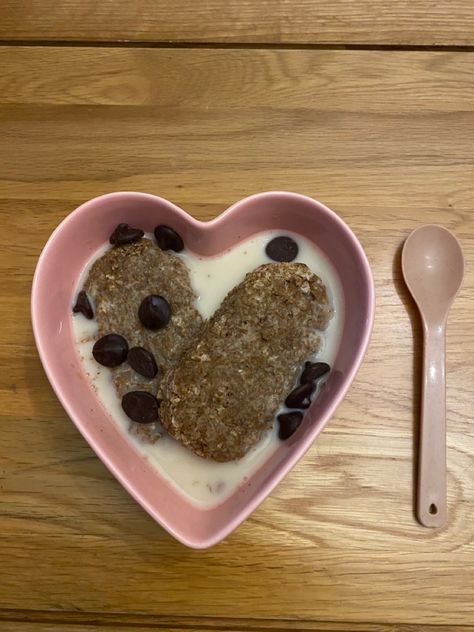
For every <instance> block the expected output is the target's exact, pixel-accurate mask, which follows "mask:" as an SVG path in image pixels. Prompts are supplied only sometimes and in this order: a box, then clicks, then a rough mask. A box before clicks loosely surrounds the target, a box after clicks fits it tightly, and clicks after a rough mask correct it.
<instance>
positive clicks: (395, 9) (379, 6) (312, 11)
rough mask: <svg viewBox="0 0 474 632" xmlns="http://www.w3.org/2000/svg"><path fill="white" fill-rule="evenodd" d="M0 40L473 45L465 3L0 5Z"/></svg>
mask: <svg viewBox="0 0 474 632" xmlns="http://www.w3.org/2000/svg"><path fill="white" fill-rule="evenodd" d="M0 39H3V40H5V41H7V40H12V41H14V40H31V41H34V40H36V41H44V40H49V41H53V40H61V41H90V42H110V41H112V42H117V41H127V42H128V41H131V42H204V43H209V42H221V43H222V42H224V43H226V42H227V43H257V44H260V43H273V44H275V43H276V44H318V45H347V44H358V45H370V44H372V45H392V46H393V45H418V46H420V45H430V46H439V45H448V46H449V45H455V46H463V45H471V46H472V45H473V44H474V8H473V5H472V1H471V0H450V1H449V2H448V1H447V0H445V1H444V2H432V1H431V0H390V2H384V0H317V1H315V0H292V1H291V2H288V1H284V2H282V1H281V0H264V1H261V2H256V1H253V0H206V2H195V1H194V0H174V2H172V3H170V2H169V0H134V2H130V1H129V0H100V1H98V0H83V1H82V2H75V1H74V0H62V1H61V2H58V1H57V0H2V3H1V4H0Z"/></svg>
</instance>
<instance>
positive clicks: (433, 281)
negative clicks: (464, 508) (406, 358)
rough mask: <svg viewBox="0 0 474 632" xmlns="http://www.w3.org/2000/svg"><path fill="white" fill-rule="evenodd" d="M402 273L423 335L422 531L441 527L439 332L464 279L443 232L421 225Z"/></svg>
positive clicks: (458, 253)
mask: <svg viewBox="0 0 474 632" xmlns="http://www.w3.org/2000/svg"><path fill="white" fill-rule="evenodd" d="M402 270H403V276H404V278H405V282H406V284H407V286H408V289H409V290H410V292H411V294H412V296H413V298H414V299H415V303H416V304H417V306H418V309H419V310H420V314H421V319H422V322H423V334H424V351H423V387H422V403H421V424H420V444H419V458H418V497H417V508H416V514H417V518H418V520H419V521H420V522H421V524H422V525H424V526H425V527H441V526H443V524H444V523H445V522H446V514H447V510H446V384H445V333H446V321H447V318H448V312H449V308H450V307H451V304H452V302H453V300H454V297H455V296H456V294H457V292H458V290H459V288H460V286H461V282H462V278H463V275H464V257H463V254H462V249H461V246H460V244H459V242H458V240H457V239H456V237H454V235H452V234H451V233H450V232H449V230H446V228H443V227H442V226H436V225H427V226H421V227H420V228H417V229H416V230H414V231H413V232H412V233H411V235H409V237H408V239H407V240H406V242H405V245H404V247H403V253H402Z"/></svg>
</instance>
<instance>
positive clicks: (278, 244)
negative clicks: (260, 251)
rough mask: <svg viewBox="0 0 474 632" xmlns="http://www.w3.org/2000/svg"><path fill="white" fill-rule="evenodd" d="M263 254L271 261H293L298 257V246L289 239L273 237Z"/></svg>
mask: <svg viewBox="0 0 474 632" xmlns="http://www.w3.org/2000/svg"><path fill="white" fill-rule="evenodd" d="M265 252H266V253H267V255H268V256H269V257H270V259H273V261H293V259H296V257H297V256H298V244H297V243H296V241H295V240H294V239H292V238H291V237H285V236H284V235H282V236H281V237H275V239H272V240H271V241H269V242H268V244H267V247H266V248H265Z"/></svg>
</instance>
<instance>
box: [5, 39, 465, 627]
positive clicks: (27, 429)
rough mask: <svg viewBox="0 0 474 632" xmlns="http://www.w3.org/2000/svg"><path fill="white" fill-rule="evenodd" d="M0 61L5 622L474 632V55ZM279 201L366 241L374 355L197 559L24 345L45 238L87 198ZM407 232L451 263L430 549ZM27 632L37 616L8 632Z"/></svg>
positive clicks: (33, 53) (153, 55) (242, 53)
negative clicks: (457, 266) (442, 245)
mask: <svg viewBox="0 0 474 632" xmlns="http://www.w3.org/2000/svg"><path fill="white" fill-rule="evenodd" d="M0 65H1V67H2V74H1V77H0V144H1V151H0V220H1V226H2V231H1V232H0V270H1V276H0V278H1V282H2V301H1V303H0V322H1V323H2V328H1V330H0V369H1V371H0V397H1V402H2V408H1V410H0V423H1V428H2V434H1V438H0V614H1V613H2V612H4V613H10V612H16V611H17V609H19V610H21V611H24V610H31V611H32V612H35V613H40V612H44V611H51V612H54V615H51V616H54V617H56V619H55V620H57V621H64V622H65V625H66V624H67V625H75V626H77V625H79V624H78V623H77V621H78V620H76V622H72V623H71V622H70V620H69V619H68V617H69V616H73V615H72V614H71V613H74V612H78V613H84V612H85V613H87V612H90V613H101V617H102V619H100V618H99V623H97V625H99V624H100V625H101V626H102V625H103V626H107V625H109V627H110V626H111V627H112V628H113V627H114V625H115V619H113V620H109V621H107V620H106V619H105V618H104V617H106V616H110V617H117V620H119V619H118V617H119V616H121V614H122V613H124V614H127V616H144V617H150V618H151V619H152V620H153V621H157V622H158V623H159V622H160V621H162V622H163V621H165V623H164V624H163V626H162V628H164V629H166V625H168V623H169V627H172V625H174V624H173V621H174V622H175V623H176V625H175V628H176V629H180V628H186V625H187V624H186V625H185V622H184V619H181V620H180V619H179V617H184V618H188V619H187V621H188V623H189V625H188V627H189V628H191V629H193V625H194V624H195V623H196V622H198V623H199V622H200V623H199V625H200V627H197V628H196V629H202V630H206V629H212V626H211V625H210V623H209V620H210V618H217V619H218V620H220V621H221V622H222V621H224V622H225V621H227V623H228V627H227V628H225V627H224V628H223V629H230V630H232V629H234V628H235V629H252V627H250V628H248V627H245V626H248V625H250V623H249V622H251V623H252V625H253V626H254V628H255V629H257V630H258V629H262V627H261V626H260V628H259V627H258V626H259V625H260V623H259V622H258V620H259V619H261V618H263V619H265V620H266V621H269V622H270V623H269V624H268V625H274V622H275V621H278V620H281V621H283V623H281V625H280V629H321V630H324V629H329V630H332V629H334V630H338V629H342V630H346V629H347V630H351V631H352V630H353V631H355V632H359V630H367V631H368V632H373V631H374V630H377V631H378V630H380V631H383V632H385V631H386V630H390V632H392V630H403V632H405V631H407V632H408V630H410V631H411V630H425V629H427V628H426V627H424V626H429V625H435V624H436V625H445V626H447V627H446V628H445V630H446V631H447V630H450V631H451V630H454V629H456V626H472V623H473V620H474V602H473V599H472V595H473V594H474V535H473V528H472V525H473V524H474V509H473V507H474V503H473V500H474V458H473V454H474V434H473V431H472V384H473V381H474V368H473V366H472V357H473V354H474V339H473V337H472V334H471V333H470V332H472V330H473V326H474V313H473V310H472V298H471V297H472V292H473V290H474V276H473V272H472V270H473V269H474V214H473V212H472V209H473V204H474V177H473V176H474V156H473V152H472V147H473V145H474V100H473V98H472V96H473V92H474V57H473V56H472V55H471V54H468V53H459V52H458V53H427V52H420V53H414V52H411V53H409V52H393V51H390V52H380V51H372V52H367V51H365V52H364V51H332V52H331V51H273V50H272V51H269V50H266V51H252V52H251V53H250V52H249V51H246V50H199V51H192V53H191V52H189V51H187V52H186V51H180V50H178V51H175V50H161V49H156V50H143V49H127V50H123V49H121V50H115V49H112V48H107V49H94V50H91V49H89V48H79V47H78V48H68V49H63V48H61V47H54V48H41V49H38V48H31V49H30V48H22V47H11V48H9V47H6V48H3V49H0ZM275 188H278V189H289V190H294V191H299V192H302V193H306V194H308V195H311V196H313V197H316V198H319V199H321V200H322V201H324V202H326V203H327V204H329V205H330V206H331V207H332V208H334V209H335V210H336V211H337V212H338V213H339V214H340V215H341V217H342V218H343V219H344V220H345V221H347V222H348V224H349V225H350V226H351V228H352V229H353V230H354V231H355V233H356V234H357V235H358V237H359V238H360V240H361V242H362V244H363V246H364V248H365V249H366V252H367V254H368V257H369V260H370V263H371V265H372V268H373V272H374V276H375V281H376V291H377V316H376V321H375V328H374V334H373V339H372V343H371V346H370V349H369V352H368V354H367V358H366V361H365V362H364V364H363V366H362V368H361V370H360V372H359V374H358V376H357V379H356V381H355V382H354V385H353V386H352V388H351V390H350V392H349V394H348V396H347V397H346V399H345V401H344V402H343V403H342V404H341V406H340V407H339V409H338V411H337V413H336V415H335V416H334V418H333V420H332V421H331V423H330V425H329V426H328V428H327V430H326V431H325V432H324V433H323V435H322V436H321V437H320V439H319V440H318V442H317V443H316V444H315V445H314V446H313V448H312V449H311V450H310V451H309V453H308V454H307V455H306V456H305V458H304V459H303V460H302V461H301V462H300V463H299V464H298V466H297V467H296V468H295V469H294V470H293V472H292V473H291V474H290V475H289V476H288V477H287V478H286V479H285V481H284V482H283V483H282V484H281V485H280V486H279V487H278V489H277V490H276V491H275V492H274V493H273V494H272V495H271V497H270V498H268V499H267V500H266V501H265V503H264V504H263V505H262V506H261V507H260V508H259V509H258V510H257V511H256V512H255V513H254V514H253V515H252V516H251V518H250V519H249V520H247V521H246V522H245V524H244V525H242V527H240V528H239V529H238V530H237V531H236V532H235V533H234V534H233V535H232V536H231V537H229V538H228V539H227V540H226V541H225V542H223V543H222V544H220V545H218V546H217V547H215V548H213V549H211V550H209V551H204V552H197V551H191V550H187V549H185V548H184V547H182V546H181V545H179V544H178V543H177V542H175V541H174V540H172V538H171V537H170V536H168V535H167V534H165V533H164V532H163V531H162V530H161V529H160V528H159V527H158V526H157V525H156V524H155V523H154V522H153V521H152V520H151V518H149V517H148V516H147V515H146V514H145V513H144V512H143V511H142V510H141V509H140V508H139V507H138V506H137V505H136V504H135V503H134V502H133V501H132V499H131V498H130V497H129V496H128V495H127V494H126V493H125V491H123V490H122V489H121V487H120V486H119V485H118V483H116V482H115V481H114V480H113V478H112V477H111V475H110V474H109V473H108V472H107V470H106V469H105V467H104V466H103V465H102V464H101V463H100V461H99V460H98V459H97V458H96V457H95V456H94V454H93V453H92V451H91V450H90V449H89V448H88V446H87V445H86V444H85V442H84V441H83V439H82V438H81V437H80V435H79V433H78V432H77V431H76V430H75V428H74V426H73V425H72V423H71V422H70V421H69V420H68V419H67V416H66V415H65V413H64V412H63V410H62V408H61V406H60V405H59V403H58V402H57V400H56V398H55V396H54V394H53V392H52V390H51V389H50V387H49V386H48V384H47V381H46V378H45V377H44V374H43V371H42V368H41V366H40V363H39V360H38V357H37V353H36V351H35V348H34V344H33V339H32V334H31V327H30V321H29V291H30V287H31V279H32V274H33V271H34V266H35V262H36V259H37V257H38V254H39V252H40V250H41V247H42V245H43V244H44V242H45V240H46V239H47V237H48V235H49V234H50V232H51V231H52V229H53V228H54V227H55V226H56V224H57V223H58V222H59V221H60V219H61V218H63V217H64V216H65V215H66V214H67V213H68V212H69V211H70V210H72V209H73V208H74V207H75V206H77V205H78V204H79V203H81V202H82V201H84V200H85V199H87V198H89V197H92V196H95V195H99V194H101V193H104V192H107V191H112V190H120V189H137V190H144V191H149V192H153V193H157V194H160V195H163V196H164V197H168V198H170V199H172V200H173V201H174V202H176V203H177V204H179V205H181V206H182V207H183V208H185V209H187V210H188V211H189V212H191V213H192V214H194V215H195V216H196V217H199V218H202V219H206V218H210V217H213V216H214V215H216V214H217V213H219V212H220V211H221V210H223V209H224V208H226V207H227V206H228V205H229V204H230V203H232V202H234V201H235V200H237V199H239V198H240V197H242V196H244V195H246V194H248V193H252V192H255V191H260V190H265V189H275ZM425 222H436V223H441V224H443V225H445V226H447V227H448V228H450V229H452V230H453V231H454V232H455V233H456V235H457V236H458V237H459V238H460V240H461V242H462V244H463V247H464V250H465V255H466V262H467V266H466V267H467V270H466V280H465V283H464V285H463V288H462V290H461V293H460V296H459V298H458V300H457V301H456V302H455V304H454V306H453V309H452V312H451V317H450V321H449V327H448V369H447V370H448V390H447V404H448V470H449V480H448V486H449V521H448V524H447V526H446V527H445V528H444V529H442V530H439V531H431V530H426V529H423V528H422V527H420V526H419V525H418V524H417V523H416V521H415V520H414V517H413V512H412V506H413V498H412V490H413V451H414V434H416V432H415V429H416V420H417V415H418V404H417V399H418V397H419V386H418V379H417V375H418V371H419V368H420V367H419V357H420V328H419V322H418V319H417V317H416V314H415V312H414V310H413V305H412V304H411V302H410V300H409V298H408V296H407V292H406V290H405V288H404V286H403V284H402V282H401V278H400V270H399V254H400V247H401V244H402V243H403V240H404V239H405V237H406V236H407V235H408V233H409V232H410V230H412V229H413V228H415V227H416V226H418V225H420V224H421V223H425ZM2 609H3V610H2ZM35 616H36V615H35ZM38 616H39V615H38ZM8 617H9V620H10V621H11V619H12V618H13V619H14V617H12V616H10V615H8ZM8 617H6V620H8ZM58 617H62V619H60V618H58ZM166 617H168V619H166ZM193 618H194V620H193ZM151 619H144V620H142V623H143V626H145V629H146V626H149V627H150V626H151V627H153V624H152V620H151ZM287 620H289V621H290V622H292V623H291V625H293V624H294V625H297V624H296V623H293V622H295V621H296V622H298V621H300V620H302V622H303V626H306V628H305V627H303V628H298V627H296V628H291V627H290V624H288V627H287ZM239 621H243V622H244V623H243V624H242V626H240V623H238V622H239ZM324 621H326V622H328V623H327V625H329V622H334V624H333V623H331V624H330V625H335V626H336V624H338V625H339V626H342V627H339V628H337V627H334V628H331V627H329V628H324V625H323V623H319V622H324ZM166 622H168V623H166ZM365 622H372V623H371V624H370V625H369V624H366V623H365ZM20 623H21V624H22V625H23V624H24V625H26V623H27V622H25V621H23V622H21V621H20V622H17V623H15V624H14V623H13V622H10V623H9V624H8V625H9V626H10V627H11V626H13V625H17V626H18V625H20ZM39 623H41V624H42V626H43V629H41V627H38V630H39V632H44V626H48V625H50V623H51V621H49V620H44V619H43V620H42V619H41V618H38V620H37V622H34V621H31V622H28V625H30V629H28V627H26V628H25V629H26V632H30V630H31V629H33V630H35V628H34V627H33V628H31V625H37V624H38V626H39ZM82 623H83V624H84V625H96V621H95V620H94V619H92V620H91V619H87V618H86V619H83V621H82ZM125 623H126V624H127V625H128V624H130V625H129V627H130V626H132V628H133V626H134V625H136V624H137V623H136V621H133V620H129V621H125ZM356 624H359V625H358V626H357V625H356ZM137 625H138V624H137ZM139 625H141V624H139ZM159 625H161V623H160V624H159ZM206 625H207V626H208V627H207V628H206ZM226 625H227V624H226ZM275 625H276V624H275ZM58 626H59V627H60V626H61V623H58ZM236 626H237V627H236ZM311 626H313V627H311ZM344 626H345V627H344ZM364 626H366V627H364ZM377 626H379V627H377ZM399 626H401V627H399ZM403 626H405V627H403ZM449 626H452V627H451V628H450V627H449ZM195 627H196V626H195ZM0 629H3V628H2V624H1V623H0ZM5 629H8V628H5ZM12 629H13V630H14V629H15V628H14V627H13V628H12ZM18 629H20V630H21V627H19V628H18ZM47 629H48V628H47V627H46V630H47ZM60 629H61V628H60ZM65 629H67V628H65ZM85 629H86V630H87V628H85ZM270 629H271V627H270Z"/></svg>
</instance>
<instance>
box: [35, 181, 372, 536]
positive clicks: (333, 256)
mask: <svg viewBox="0 0 474 632" xmlns="http://www.w3.org/2000/svg"><path fill="white" fill-rule="evenodd" d="M119 222H128V223H130V224H135V225H139V226H141V227H142V228H143V229H144V230H146V231H147V232H148V231H149V232H152V230H153V228H154V226H156V225H157V224H160V223H164V224H171V225H172V226H173V227H174V228H175V229H176V230H177V231H178V232H179V233H180V234H181V235H182V236H183V238H184V241H185V244H186V246H187V247H188V248H189V249H190V250H192V251H194V252H196V253H198V254H200V255H203V256H212V255H215V254H217V253H219V252H223V251H224V250H226V249H227V248H229V247H230V246H232V245H233V244H236V243H238V242H239V241H241V240H243V239H245V238H247V237H249V236H251V235H253V234H256V233H258V232H262V231H264V230H270V229H279V230H282V231H284V230H287V231H288V230H291V231H292V232H296V233H300V234H302V235H305V236H306V237H309V238H310V239H312V240H313V241H314V243H315V244H316V245H317V246H318V247H319V248H320V249H322V250H323V251H324V252H325V254H326V256H327V257H328V258H329V259H330V260H331V262H332V264H333V266H334V267H335V269H336V272H337V274H338V277H339V279H340V281H341V287H342V293H343V298H344V303H345V311H346V315H350V323H349V320H348V316H346V317H345V318H344V326H343V331H342V337H341V342H340V346H339V351H338V353H337V356H336V360H335V362H334V365H333V367H332V371H331V373H330V376H329V378H328V380H327V382H326V383H325V387H324V388H323V389H322V390H321V392H320V393H319V395H318V397H317V398H316V400H315V401H314V402H313V404H312V405H311V407H310V409H309V410H308V411H307V413H306V415H305V423H304V424H302V426H301V427H300V428H299V429H298V431H297V432H296V433H295V434H294V435H293V436H292V437H291V438H290V439H289V440H287V441H285V442H282V444H281V446H280V447H279V448H278V449H277V450H276V452H275V453H274V454H273V455H272V456H271V457H269V459H268V460H267V461H266V462H265V463H264V464H263V465H262V466H261V467H260V469H258V470H257V472H255V473H254V474H252V475H251V476H250V477H249V480H248V481H247V482H246V483H245V485H242V486H241V487H239V488H238V490H237V491H236V492H234V493H233V494H232V495H231V496H230V498H228V499H227V500H225V501H224V502H223V503H221V504H219V505H217V506H215V507H212V508H210V509H209V508H202V507H198V506H196V505H194V504H193V503H192V502H190V501H189V500H187V499H186V498H184V496H183V495H182V494H180V493H179V492H178V491H176V489H174V488H173V486H172V485H170V483H169V482H167V481H166V480H165V479H164V478H163V477H162V476H161V475H160V474H159V473H158V472H157V471H156V470H154V469H153V468H152V466H151V465H150V464H149V463H147V462H146V460H145V459H144V458H143V457H142V456H141V455H140V454H139V453H138V451H137V450H136V449H135V448H134V447H133V444H132V442H131V441H130V440H128V439H127V437H125V436H124V435H123V434H122V433H121V432H120V431H119V430H118V428H117V426H116V424H115V423H114V422H113V420H112V419H111V418H110V416H109V415H108V414H107V412H106V411H105V409H104V408H103V407H102V405H101V404H100V403H99V402H98V400H97V398H96V396H95V394H94V393H93V390H92V387H91V385H90V383H89V382H88V380H87V377H86V375H85V372H84V371H83V369H82V367H81V364H80V359H79V356H78V354H77V352H76V350H75V349H74V345H73V338H72V323H71V317H70V312H71V305H72V300H73V292H74V289H75V287H76V285H77V281H78V279H79V276H80V273H81V271H82V269H83V267H84V265H85V264H86V262H87V260H88V259H90V257H91V256H92V255H93V253H94V252H95V251H96V250H97V248H98V247H99V246H100V245H102V244H104V243H106V242H107V240H108V236H109V235H110V233H111V232H112V230H113V228H114V227H115V226H116V225H117V224H118V223H119ZM31 310H32V323H33V331H34V336H35V340H36V345H37V348H38V352H39V355H40V358H41V361H42V363H43V367H44V369H45V372H46V375H47V377H48V379H49V381H50V383H51V385H52V387H53V389H54V391H55V393H56V395H57V397H58V399H59V400H60V402H61V404H62V405H63V407H64V409H65V411H66V412H67V414H68V415H69V417H70V418H71V419H72V420H73V422H74V423H75V425H76V426H77V428H78V429H79V431H80V432H81V433H82V435H83V436H84V438H85V439H86V440H87V442H88V443H89V445H90V446H91V447H92V449H93V450H94V451H95V452H96V454H97V455H98V456H99V458H100V459H101V460H102V461H103V463H104V464H105V465H106V466H107V467H108V468H109V470H110V471H111V472H112V473H113V474H114V476H115V477H116V478H117V480H118V481H119V482H120V483H121V484H122V486H123V487H124V488H125V489H126V490H127V491H128V492H129V493H130V494H131V495H132V496H133V497H134V498H135V499H136V500H137V501H138V503H139V504H140V505H142V507H143V508H144V509H145V510H146V511H147V512H148V513H149V514H150V515H151V516H152V517H153V518H154V519H155V520H156V521H157V522H158V523H159V524H161V525H162V526H163V527H164V528H165V529H166V530H167V531H168V532H169V533H171V534H172V535H173V536H174V537H175V538H176V539H177V540H179V541H180V542H182V543H183V544H185V545H187V546H190V547H192V548H207V547H209V546H212V545H214V544H216V543H217V542H219V541H221V540H222V539H223V538H225V537H226V536H227V535H228V534H229V533H230V532H231V531H233V530H234V529H235V528H236V527H237V526H238V525H239V524H240V523H241V522H242V521H243V520H245V518H247V516H248V515H249V514H250V513H251V512H252V511H253V510H254V509H255V508H256V507H257V506H258V505H259V504H260V503H261V502H262V501H263V500H264V499H265V498H266V496H268V495H269V494H270V492H271V491H272V490H273V489H274V488H275V486H276V485H277V484H278V483H279V482H280V481H281V480H282V478H283V477H284V476H285V475H286V474H287V473H288V472H289V471H290V470H291V469H292V468H293V466H294V465H295V464H296V463H297V461H298V460H299V459H300V458H301V457H302V456H303V455H304V454H305V452H306V451H307V450H308V449H309V447H310V446H311V444H312V442H313V441H314V440H315V438H316V437H317V436H318V434H319V433H320V432H321V430H322V429H323V428H324V426H325V425H326V423H327V422H328V420H329V419H330V417H331V416H332V415H333V413H334V411H335V409H336V407H337V406H338V404H339V403H340V401H341V400H342V398H343V397H344V395H345V393H346V392H347V390H348V388H349V386H350V384H351V382H352V380H353V379H354V376H355V374H356V372H357V370H358V368H359V366H360V363H361V362H362V359H363V357H364V354H365V351H366V349H367V346H368V343H369V339H370V335H371V332H372V326H373V319H374V311H375V294H374V284H373V278H372V273H371V270H370V266H369V263H368V261H367V257H366V255H365V253H364V251H363V249H362V246H361V245H360V243H359V242H358V240H357V238H356V237H355V235H354V234H353V233H352V231H351V230H350V228H349V227H348V226H347V225H346V224H345V223H344V222H343V220H342V219H341V218H340V217H339V216H338V215H336V213H334V212H333V211H331V210H330V209H329V208H328V207H326V206H324V205H323V204H321V203H320V202H317V201H316V200H313V199H312V198H310V197H307V196H304V195H300V194H297V193H290V192H286V191H270V192H266V193H257V194H254V195H251V196H249V197H246V198H244V199H242V200H240V201H239V202H236V203H235V204H233V205H232V206H231V207H229V208H228V209H227V210H226V211H224V212H223V213H222V214H221V215H219V216H217V217H216V218H215V219H213V220H211V221H208V222H201V221H198V220H196V219H194V218H193V217H192V216H190V215H188V214H187V213H186V212H185V211H183V210H182V209H180V208H179V207H177V206H176V205H174V204H172V203H171V202H169V201H168V200H165V199H164V198H160V197H157V196H155V195H151V194H147V193H138V192H129V191H125V192H117V193H109V194H106V195H102V196H99V197H96V198H94V199H92V200H89V201H88V202H85V203H84V204H82V205H81V206H79V207H78V208H77V209H76V210H75V211H73V212H72V213H70V214H69V215H68V216H67V217H66V218H65V219H64V220H63V221H62V222H61V223H60V224H59V226H58V227H57V228H56V229H55V230H54V232H53V233H52V235H51V236H50V238H49V240H48V241H47V243H46V245H45V247H44V249H43V251H42V253H41V255H40V257H39V260H38V263H37V266H36V271H35V275H34V279H33V286H32V295H31ZM306 420H308V421H306Z"/></svg>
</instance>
